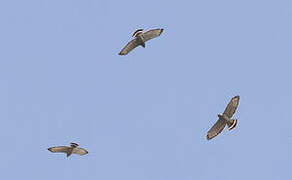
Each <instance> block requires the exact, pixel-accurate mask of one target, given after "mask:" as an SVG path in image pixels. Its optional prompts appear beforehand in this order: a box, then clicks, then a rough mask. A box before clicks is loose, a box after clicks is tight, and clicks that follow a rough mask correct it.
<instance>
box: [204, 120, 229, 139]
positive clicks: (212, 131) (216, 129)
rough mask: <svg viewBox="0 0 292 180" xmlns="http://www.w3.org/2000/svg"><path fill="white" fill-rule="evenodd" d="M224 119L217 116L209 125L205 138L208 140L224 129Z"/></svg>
mask: <svg viewBox="0 0 292 180" xmlns="http://www.w3.org/2000/svg"><path fill="white" fill-rule="evenodd" d="M225 125H226V121H225V120H224V119H223V118H219V119H218V121H217V122H216V123H215V124H214V125H213V126H212V127H211V129H210V130H209V131H208V133H207V139H208V140H210V139H212V138H214V137H216V136H217V135H218V134H219V133H221V131H222V130H223V129H224V127H225Z"/></svg>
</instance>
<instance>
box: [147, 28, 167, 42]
mask: <svg viewBox="0 0 292 180" xmlns="http://www.w3.org/2000/svg"><path fill="white" fill-rule="evenodd" d="M162 32H163V29H152V30H149V31H147V32H145V33H144V34H143V38H144V41H145V42H146V41H148V40H150V39H153V38H156V37H158V36H160V34H161V33H162Z"/></svg>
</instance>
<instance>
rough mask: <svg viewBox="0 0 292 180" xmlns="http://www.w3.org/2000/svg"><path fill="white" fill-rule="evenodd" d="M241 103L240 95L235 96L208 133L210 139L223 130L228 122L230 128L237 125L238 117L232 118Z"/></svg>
mask: <svg viewBox="0 0 292 180" xmlns="http://www.w3.org/2000/svg"><path fill="white" fill-rule="evenodd" d="M238 103H239V96H235V97H233V98H232V99H231V100H230V102H229V103H228V105H227V107H226V108H225V110H224V112H223V114H218V118H219V119H218V121H217V122H216V123H215V124H214V125H213V126H212V127H211V129H210V130H209V131H208V133H207V139H208V140H210V139H212V138H214V137H216V136H217V135H218V134H220V133H221V132H222V130H223V129H224V128H225V126H226V124H227V126H228V130H232V129H233V128H235V127H236V125H237V119H231V118H232V116H233V114H234V113H235V111H236V109H237V107H238Z"/></svg>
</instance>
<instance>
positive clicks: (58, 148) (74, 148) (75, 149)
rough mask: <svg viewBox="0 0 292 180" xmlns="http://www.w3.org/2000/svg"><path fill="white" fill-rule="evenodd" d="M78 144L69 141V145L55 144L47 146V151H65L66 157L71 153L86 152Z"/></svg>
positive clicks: (82, 153)
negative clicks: (54, 145)
mask: <svg viewBox="0 0 292 180" xmlns="http://www.w3.org/2000/svg"><path fill="white" fill-rule="evenodd" d="M78 146H79V145H78V144H76V143H70V147H68V146H56V147H51V148H48V150H49V151H51V152H53V153H56V152H61V153H66V154H67V157H68V156H70V155H71V154H79V155H85V154H87V153H88V151H86V150H85V149H83V148H79V147H78Z"/></svg>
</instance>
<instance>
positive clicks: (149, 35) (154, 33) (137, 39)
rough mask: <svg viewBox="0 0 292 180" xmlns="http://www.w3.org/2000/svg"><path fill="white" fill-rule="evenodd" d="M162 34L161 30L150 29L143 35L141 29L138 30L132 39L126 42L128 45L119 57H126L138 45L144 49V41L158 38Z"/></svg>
mask: <svg viewBox="0 0 292 180" xmlns="http://www.w3.org/2000/svg"><path fill="white" fill-rule="evenodd" d="M162 32H163V29H152V30H149V31H147V32H145V33H144V32H143V29H138V30H137V31H135V32H134V34H133V35H132V37H134V39H133V40H131V41H130V42H128V44H127V45H126V46H125V47H124V48H123V49H122V50H121V52H120V53H119V55H126V54H128V53H129V52H130V51H131V50H133V49H134V48H135V47H137V46H140V45H141V46H142V47H144V48H145V42H146V41H148V40H150V39H153V38H156V37H158V36H160V34H161V33H162Z"/></svg>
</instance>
